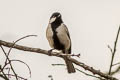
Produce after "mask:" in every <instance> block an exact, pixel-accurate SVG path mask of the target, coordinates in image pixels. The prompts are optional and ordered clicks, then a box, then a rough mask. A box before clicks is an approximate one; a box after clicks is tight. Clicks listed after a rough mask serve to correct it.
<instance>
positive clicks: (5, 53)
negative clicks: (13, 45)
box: [0, 46, 18, 80]
mask: <svg viewBox="0 0 120 80" xmlns="http://www.w3.org/2000/svg"><path fill="white" fill-rule="evenodd" d="M0 47H1V49H2V50H3V52H4V54H5V56H6V58H7V60H8V61H9V64H10V67H11V70H12V71H13V73H14V75H15V77H16V80H18V78H17V74H16V73H15V70H14V68H13V66H12V64H11V61H10V59H9V57H8V56H7V54H6V52H5V50H4V48H3V47H2V46H0Z"/></svg>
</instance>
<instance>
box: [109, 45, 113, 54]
mask: <svg viewBox="0 0 120 80" xmlns="http://www.w3.org/2000/svg"><path fill="white" fill-rule="evenodd" d="M108 48H109V49H110V51H111V53H113V51H112V48H111V47H110V45H108Z"/></svg>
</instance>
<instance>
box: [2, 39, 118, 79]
mask: <svg viewBox="0 0 120 80" xmlns="http://www.w3.org/2000/svg"><path fill="white" fill-rule="evenodd" d="M0 45H3V46H6V47H12V46H13V43H10V42H6V41H2V40H0ZM13 48H15V49H18V50H22V51H28V52H35V53H40V54H45V55H49V52H48V51H47V50H43V49H40V48H32V47H26V46H21V45H17V44H15V45H14V46H13ZM62 54H63V53H55V52H54V53H53V52H52V53H51V56H57V57H61V58H64V56H66V55H62ZM67 59H68V60H70V61H72V62H73V63H74V64H76V65H78V66H81V67H82V68H84V69H85V70H88V71H90V72H92V73H93V74H97V75H99V76H101V77H104V78H106V79H110V80H118V79H116V78H114V77H111V76H109V75H107V74H104V73H102V72H101V71H100V70H96V69H94V68H93V67H90V66H88V65H86V64H84V63H82V62H79V61H77V60H76V59H74V58H68V57H67Z"/></svg>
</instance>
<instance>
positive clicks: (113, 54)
mask: <svg viewBox="0 0 120 80" xmlns="http://www.w3.org/2000/svg"><path fill="white" fill-rule="evenodd" d="M119 33H120V26H119V29H118V32H117V36H116V40H115V43H114V49H113V51H112V49H111V48H110V46H109V48H110V50H111V52H112V59H111V64H110V69H109V75H111V69H112V65H113V60H114V56H115V53H116V46H117V42H118V36H119Z"/></svg>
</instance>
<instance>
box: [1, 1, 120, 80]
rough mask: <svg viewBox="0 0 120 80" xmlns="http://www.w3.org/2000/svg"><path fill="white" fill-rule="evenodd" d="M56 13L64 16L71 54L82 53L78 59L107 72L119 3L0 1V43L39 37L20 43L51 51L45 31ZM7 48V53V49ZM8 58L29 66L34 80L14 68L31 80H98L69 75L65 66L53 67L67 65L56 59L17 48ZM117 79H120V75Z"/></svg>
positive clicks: (119, 48)
mask: <svg viewBox="0 0 120 80" xmlns="http://www.w3.org/2000/svg"><path fill="white" fill-rule="evenodd" d="M54 12H60V13H61V14H62V19H63V21H64V23H65V24H66V25H67V27H68V29H69V32H70V36H71V39H72V53H74V54H79V53H80V54H81V57H80V58H76V57H75V58H76V59H77V60H79V61H81V62H83V63H85V64H87V65H89V66H92V67H94V68H95V69H100V70H101V71H102V72H108V70H109V66H110V61H111V55H112V54H111V52H110V50H109V49H108V47H107V46H108V45H110V46H111V47H112V48H113V46H114V41H115V38H116V34H117V30H118V27H119V25H120V0H0V40H4V41H9V42H13V41H15V40H17V39H19V38H21V37H23V36H26V35H38V36H37V37H29V38H26V39H24V40H21V41H19V42H18V43H17V44H19V45H24V46H29V47H34V48H41V49H45V50H49V49H51V48H50V46H49V44H48V41H47V39H46V28H47V25H48V22H49V18H50V16H51V15H52V13H54ZM4 48H5V50H6V51H8V48H6V47H4ZM9 57H10V58H11V59H19V60H22V61H24V62H26V63H27V64H28V65H29V66H30V68H31V71H32V77H31V78H29V72H28V69H27V67H26V66H24V65H23V64H22V63H14V65H13V66H14V68H15V70H16V73H18V75H19V76H22V77H25V78H28V80H50V78H48V76H49V75H52V76H53V78H54V80H80V79H81V80H95V78H93V77H89V76H86V75H84V74H82V73H80V72H76V73H75V74H68V73H67V70H66V67H64V66H52V65H51V64H63V63H64V61H63V60H62V59H60V58H57V57H49V56H46V55H42V54H36V53H31V52H25V51H20V50H16V49H13V50H12V52H11V53H10V56H9ZM4 60H5V57H4V54H3V52H2V50H1V49H0V63H1V64H3V63H4ZM117 62H120V39H119V41H118V44H117V52H116V55H115V60H114V63H117ZM76 67H77V66H76ZM78 68H79V69H80V70H83V71H84V69H83V68H81V67H78ZM114 68H115V67H114ZM86 72H87V73H90V72H88V71H86ZM114 76H115V77H117V78H118V79H120V76H119V75H118V74H116V75H114Z"/></svg>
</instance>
